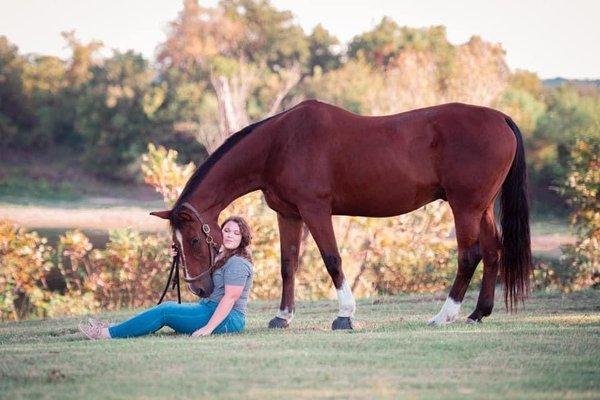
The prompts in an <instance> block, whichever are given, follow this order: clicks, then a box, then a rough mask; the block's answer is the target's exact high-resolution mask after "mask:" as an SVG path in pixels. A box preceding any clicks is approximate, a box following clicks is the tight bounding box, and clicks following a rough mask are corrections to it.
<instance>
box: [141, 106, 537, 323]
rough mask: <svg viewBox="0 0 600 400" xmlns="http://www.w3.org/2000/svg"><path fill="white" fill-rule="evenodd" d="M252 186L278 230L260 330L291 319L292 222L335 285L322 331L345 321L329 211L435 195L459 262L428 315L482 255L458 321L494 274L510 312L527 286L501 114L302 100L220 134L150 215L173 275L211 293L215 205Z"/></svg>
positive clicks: (457, 290)
mask: <svg viewBox="0 0 600 400" xmlns="http://www.w3.org/2000/svg"><path fill="white" fill-rule="evenodd" d="M256 190H261V191H262V193H263V194H264V198H265V200H266V203H267V205H268V206H269V207H270V208H271V209H273V210H274V211H275V212H276V213H277V222H278V228H279V234H280V250H281V277H282V295H281V303H280V306H279V310H278V312H277V314H276V315H275V317H274V318H273V319H271V320H270V321H269V324H268V326H269V327H270V328H285V327H288V326H289V324H290V322H291V320H292V318H293V316H294V311H295V306H294V283H295V275H296V272H297V269H298V258H299V249H300V241H301V236H302V230H303V223H304V224H306V226H307V227H308V230H309V231H310V233H311V234H312V236H313V238H314V240H315V242H316V244H317V247H318V249H319V252H320V254H321V257H322V259H323V262H324V264H325V268H326V269H327V272H328V273H329V275H330V277H331V279H332V281H333V284H334V286H335V288H336V292H337V297H338V303H339V312H338V315H337V318H335V320H334V321H333V324H332V329H334V330H335V329H352V328H353V317H354V314H355V311H356V302H355V299H354V297H353V294H352V291H351V289H350V286H349V284H348V282H347V281H346V279H345V277H344V272H343V269H342V259H341V257H340V254H339V251H338V247H337V244H336V238H335V235H334V230H333V225H332V218H331V217H332V215H347V216H364V217H393V216H397V215H400V214H404V213H408V212H410V211H413V210H416V209H418V208H420V207H422V206H423V205H425V204H427V203H430V202H432V201H435V200H438V199H441V200H444V201H447V202H448V203H449V205H450V207H451V209H452V213H453V216H454V223H455V231H456V242H457V246H458V254H457V257H458V269H457V274H456V277H455V280H454V283H453V285H452V287H451V289H450V292H449V294H448V296H447V298H446V301H445V303H444V304H443V306H442V308H441V310H440V311H439V313H438V314H437V315H435V316H434V317H433V318H431V319H430V320H429V321H428V323H429V324H430V325H443V324H447V323H450V322H453V321H454V320H456V318H457V316H458V314H459V310H460V306H461V303H462V301H463V298H464V296H465V292H466V290H467V288H468V286H469V283H470V281H471V278H472V276H473V274H474V272H475V269H476V267H477V265H478V264H479V262H480V261H481V260H482V259H483V279H482V283H481V288H480V293H479V297H478V301H477V305H476V307H475V310H474V311H473V312H472V313H471V314H470V315H469V317H468V318H467V320H466V322H471V323H473V322H481V321H482V320H483V318H484V317H487V316H489V315H490V314H491V313H492V309H493V307H494V291H495V286H496V280H497V277H498V275H499V271H500V275H501V277H502V281H503V283H504V301H505V305H506V308H507V309H509V308H510V310H511V312H512V311H513V310H514V309H516V305H517V303H518V302H523V301H524V299H525V298H526V297H527V295H528V292H529V286H530V285H529V280H530V275H531V270H532V264H531V246H530V233H529V206H528V197H527V179H526V166H525V153H524V148H523V139H522V135H521V132H520V131H519V128H518V127H517V125H516V124H515V123H514V122H513V120H512V119H511V118H510V117H509V116H507V115H505V114H504V113H502V112H500V111H497V110H494V109H491V108H487V107H480V106H475V105H468V104H463V103H448V104H442V105H436V106H432V107H426V108H420V109H416V110H411V111H407V112H403V113H399V114H393V115H386V116H362V115H358V114H355V113H352V112H350V111H347V110H344V109H342V108H339V107H336V106H334V105H331V104H327V103H324V102H321V101H318V100H306V101H303V102H301V103H299V104H298V105H296V106H294V107H292V108H290V109H288V110H286V111H283V112H281V113H279V114H276V115H274V116H271V117H269V118H266V119H264V120H262V121H259V122H256V123H254V124H251V125H249V126H247V127H245V128H243V129H242V130H240V131H239V132H237V133H235V134H233V135H231V136H230V137H229V138H228V139H227V140H226V141H225V142H224V143H223V144H222V145H221V146H220V147H219V148H218V149H217V150H215V152H214V153H212V154H211V155H210V156H209V157H208V159H207V160H206V161H205V162H204V163H203V164H201V165H200V166H199V167H198V168H197V169H196V171H195V172H194V173H193V174H192V176H191V177H190V179H189V180H188V182H187V183H186V185H185V187H184V189H183V191H182V192H181V195H180V196H179V198H178V199H177V201H176V203H175V205H174V206H173V207H172V208H171V209H170V210H165V211H156V212H152V213H151V215H154V216H157V217H160V218H163V219H167V220H169V221H170V227H171V230H172V235H173V241H174V243H176V244H177V247H178V250H179V252H180V253H181V255H182V264H183V266H184V268H183V271H184V278H183V279H184V280H185V281H186V282H187V283H188V287H189V289H190V290H191V291H192V292H194V293H195V294H196V295H198V296H199V297H207V296H208V295H209V294H210V292H211V291H212V282H211V279H210V271H211V269H212V265H213V257H214V254H215V249H216V248H218V247H219V246H220V244H221V242H222V238H221V235H220V230H219V229H218V225H217V220H218V216H219V214H220V212H221V211H222V210H223V209H224V208H225V207H227V205H229V204H230V203H231V202H232V201H233V200H235V199H237V198H238V197H240V196H242V195H244V194H246V193H249V192H252V191H256ZM497 197H500V209H501V226H502V234H501V235H500V234H499V233H498V230H497V227H496V221H495V215H494V201H495V199H496V198H497ZM211 232H212V234H211Z"/></svg>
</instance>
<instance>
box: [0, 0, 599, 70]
mask: <svg viewBox="0 0 600 400" xmlns="http://www.w3.org/2000/svg"><path fill="white" fill-rule="evenodd" d="M216 3H217V1H216V0H200V4H201V5H204V6H213V5H215V4H216ZM271 3H272V4H274V5H275V6H276V7H277V8H278V9H280V10H284V9H285V10H290V11H292V13H293V14H294V16H295V20H296V22H297V23H299V24H300V25H301V26H302V28H303V29H304V30H305V31H306V32H307V33H308V32H310V31H311V30H312V29H313V28H314V26H315V25H316V24H318V23H321V24H322V25H323V26H324V27H325V28H326V29H328V30H329V31H330V32H331V33H332V34H334V35H335V36H337V37H338V38H339V39H340V40H341V41H342V42H344V43H347V42H348V41H349V40H351V39H352V37H353V36H354V35H356V34H359V33H361V32H364V31H366V30H369V29H372V28H373V27H374V26H375V25H376V24H377V23H378V22H379V21H380V20H381V18H382V17H383V16H390V17H392V18H393V19H394V20H395V21H396V22H398V23H399V24H400V25H407V26H411V27H427V26H432V25H445V26H446V29H447V33H448V39H449V40H450V42H451V43H453V44H460V43H464V42H466V41H467V40H468V39H469V38H470V37H471V36H472V35H479V36H481V37H482V38H483V39H484V40H486V41H490V42H494V43H500V44H502V47H503V48H504V49H505V50H506V60H507V63H508V65H509V67H510V68H511V69H513V70H514V69H526V70H529V71H533V72H536V73H537V74H538V75H539V76H540V77H541V78H543V79H546V78H554V77H557V76H560V77H564V78H569V79H586V78H587V79H598V78H600V51H598V48H600V18H599V17H600V0H568V1H567V0H544V1H542V0H504V1H501V0H452V1H449V0H388V1H383V0H363V1H353V0H318V1H315V0H295V1H293V0H271ZM181 8H182V3H181V1H180V0H94V1H92V0H19V1H14V0H0V35H5V36H7V37H8V39H9V40H10V41H11V42H13V43H15V44H16V45H17V46H18V47H19V50H20V52H22V53H40V54H52V55H58V56H61V57H66V56H68V52H67V51H66V49H65V43H64V40H63V39H62V38H61V36H60V32H62V31H69V30H75V31H76V34H77V37H78V38H79V39H81V40H83V41H84V42H87V41H90V40H100V41H102V42H103V43H104V45H105V46H107V47H108V48H116V49H119V50H128V49H134V50H136V51H138V52H141V53H142V54H144V55H145V56H146V57H149V58H152V57H154V54H155V50H156V46H157V44H159V43H161V42H162V41H164V39H165V37H166V33H167V31H168V23H169V21H172V20H174V19H175V18H176V16H177V13H178V12H179V11H180V10H181Z"/></svg>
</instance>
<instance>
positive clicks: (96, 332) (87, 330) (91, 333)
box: [79, 322, 106, 340]
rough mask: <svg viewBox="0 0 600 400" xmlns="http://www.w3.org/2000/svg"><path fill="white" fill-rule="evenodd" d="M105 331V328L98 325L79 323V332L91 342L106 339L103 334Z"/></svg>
mask: <svg viewBox="0 0 600 400" xmlns="http://www.w3.org/2000/svg"><path fill="white" fill-rule="evenodd" d="M103 329H104V328H102V327H100V326H98V325H92V324H89V323H85V322H80V323H79V330H80V331H81V332H83V334H84V335H85V336H87V338H88V339H90V340H98V339H106V337H104V335H103V334H102V330H103Z"/></svg>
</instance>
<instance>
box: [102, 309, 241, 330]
mask: <svg viewBox="0 0 600 400" xmlns="http://www.w3.org/2000/svg"><path fill="white" fill-rule="evenodd" d="M217 305H218V303H216V302H214V301H210V300H204V301H200V302H198V303H183V304H178V303H176V302H174V301H166V302H164V303H161V304H159V305H157V306H154V307H152V308H150V309H148V310H146V311H142V312H141V313H139V314H137V315H136V316H134V317H131V318H129V319H128V320H126V321H123V322H121V323H120V324H118V325H115V326H111V327H110V328H108V331H109V333H110V336H111V337H113V338H127V337H135V336H142V335H147V334H149V333H152V332H156V331H157V330H159V329H160V328H162V327H163V326H165V325H166V326H169V327H171V328H172V329H173V330H175V332H177V333H186V334H188V335H190V334H192V333H193V332H194V331H196V330H197V329H199V328H202V327H203V326H205V325H206V324H207V323H208V321H209V320H210V317H212V315H213V314H214V312H215V310H216V309H217ZM245 325H246V319H245V316H244V314H243V313H242V312H240V311H238V310H235V309H233V310H231V312H230V313H229V315H228V316H227V317H226V318H225V319H224V320H223V322H221V323H220V324H219V326H217V327H216V328H215V330H214V331H213V333H228V332H229V333H232V332H241V331H243V330H244V326H245Z"/></svg>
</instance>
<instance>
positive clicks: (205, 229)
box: [158, 203, 217, 304]
mask: <svg viewBox="0 0 600 400" xmlns="http://www.w3.org/2000/svg"><path fill="white" fill-rule="evenodd" d="M181 206H182V207H185V208H187V209H189V210H190V211H191V212H192V213H193V215H194V217H196V219H197V220H198V222H200V224H201V227H202V233H204V236H205V240H204V241H205V242H206V245H207V246H208V251H209V253H210V267H209V268H208V269H207V270H206V271H204V272H202V273H200V274H198V275H196V276H194V277H191V278H190V277H189V276H188V273H187V266H186V265H185V264H184V265H183V275H184V276H183V280H184V281H186V282H188V283H189V282H195V281H197V280H198V279H200V278H202V277H203V276H204V275H206V274H208V273H212V272H213V270H214V267H215V250H217V249H216V246H215V241H214V240H213V238H212V236H210V226H208V224H205V223H204V222H202V218H201V217H200V213H199V212H198V211H197V210H196V209H195V208H194V206H192V205H191V204H190V203H183V204H182V205H181ZM199 236H200V235H196V236H194V238H199ZM172 248H173V250H174V252H175V254H174V255H173V261H172V262H171V270H170V271H169V279H168V280H167V286H166V287H165V290H164V291H163V293H162V295H161V296H160V300H158V304H160V303H162V301H163V299H164V298H165V295H166V294H167V291H168V290H169V285H171V282H172V283H173V286H172V289H175V287H177V302H178V303H180V304H181V289H180V287H179V256H180V252H181V250H180V249H179V248H178V247H177V246H176V245H175V244H173V245H172ZM173 272H175V276H173Z"/></svg>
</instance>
